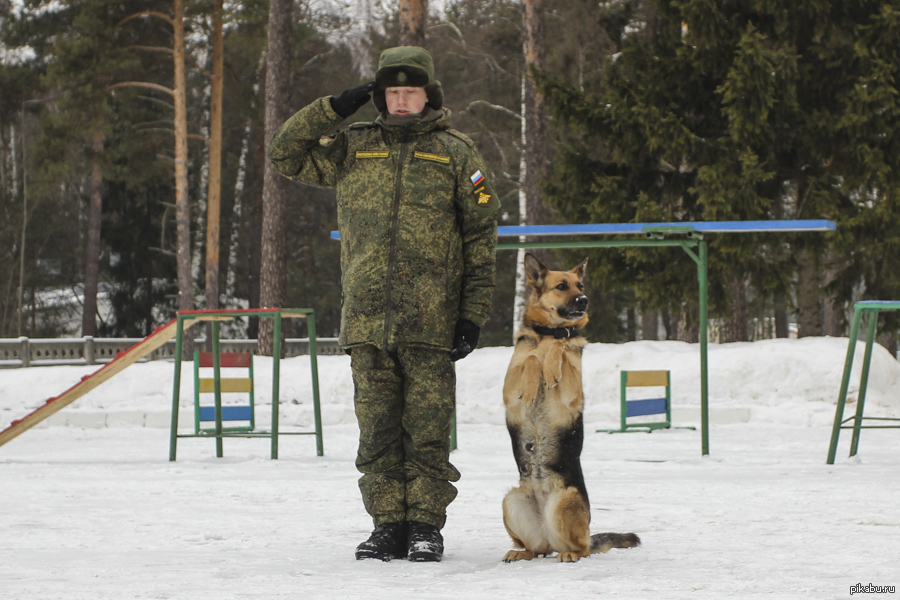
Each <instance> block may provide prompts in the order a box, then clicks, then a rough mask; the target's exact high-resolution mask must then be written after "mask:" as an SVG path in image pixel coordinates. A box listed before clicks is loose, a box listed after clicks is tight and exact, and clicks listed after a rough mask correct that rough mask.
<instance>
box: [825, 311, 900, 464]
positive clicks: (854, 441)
mask: <svg viewBox="0 0 900 600" xmlns="http://www.w3.org/2000/svg"><path fill="white" fill-rule="evenodd" d="M882 310H900V302H898V301H885V300H864V301H861V302H857V303H855V304H854V305H853V323H852V325H851V326H850V341H849V343H848V345H847V359H846V360H845V361H844V375H843V377H842V378H841V391H840V393H839V394H838V401H837V407H836V409H835V411H834V425H833V426H832V429H831V444H830V445H829V447H828V461H827V462H828V464H829V465H833V464H834V458H835V455H836V454H837V447H838V437H839V436H840V434H841V429H852V430H853V437H852V438H851V440H850V456H856V452H857V450H858V449H859V435H860V431H861V430H863V429H900V425H863V424H862V423H863V421H864V420H868V421H900V419H894V418H889V417H864V416H863V411H864V410H865V406H866V388H867V387H868V385H869V366H870V365H871V363H872V348H873V346H874V344H875V328H876V326H877V325H878V313H879V312H880V311H882ZM863 315H868V319H869V322H868V328H867V329H866V350H865V354H864V355H863V367H862V374H861V375H860V382H859V399H858V400H857V401H856V414H855V415H854V416H852V417H848V418H846V419H844V405H845V404H846V403H847V390H848V389H849V388H850V371H851V370H852V368H853V355H854V353H855V352H856V342H857V340H858V339H859V327H860V323H861V322H862V317H863ZM848 421H853V425H852V426H848V425H845V423H847V422H848Z"/></svg>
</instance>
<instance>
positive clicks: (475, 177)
mask: <svg viewBox="0 0 900 600" xmlns="http://www.w3.org/2000/svg"><path fill="white" fill-rule="evenodd" d="M469 179H471V180H472V185H474V186H475V187H478V186H479V185H480V184H481V182H482V181H484V175H482V174H481V171H475V172H474V173H473V174H472V176H471V177H469Z"/></svg>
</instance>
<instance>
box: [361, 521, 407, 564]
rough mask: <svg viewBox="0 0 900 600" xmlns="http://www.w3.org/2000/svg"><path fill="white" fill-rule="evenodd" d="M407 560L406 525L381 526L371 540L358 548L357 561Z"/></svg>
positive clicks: (371, 536) (390, 524) (370, 537)
mask: <svg viewBox="0 0 900 600" xmlns="http://www.w3.org/2000/svg"><path fill="white" fill-rule="evenodd" d="M366 558H378V559H380V560H383V561H385V562H386V561H389V560H391V559H392V558H406V523H385V524H384V525H379V526H378V527H376V528H375V531H373V532H372V535H370V536H369V539H367V540H366V541H364V542H363V543H362V544H360V545H359V546H357V547H356V560H363V559H366Z"/></svg>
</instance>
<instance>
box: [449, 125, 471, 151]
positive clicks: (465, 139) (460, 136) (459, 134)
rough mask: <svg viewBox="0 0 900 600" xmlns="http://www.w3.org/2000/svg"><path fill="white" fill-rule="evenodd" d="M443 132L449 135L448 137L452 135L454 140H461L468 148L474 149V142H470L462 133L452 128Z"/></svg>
mask: <svg viewBox="0 0 900 600" xmlns="http://www.w3.org/2000/svg"><path fill="white" fill-rule="evenodd" d="M444 131H446V132H447V133H449V134H450V135H452V136H453V137H455V138H459V139H461V140H462V141H464V142H465V143H466V145H467V146H469V147H470V148H474V147H475V142H473V141H472V138H470V137H469V136H467V135H466V134H464V133H463V132H462V131H459V130H456V129H453V128H452V127H451V128H447V129H444Z"/></svg>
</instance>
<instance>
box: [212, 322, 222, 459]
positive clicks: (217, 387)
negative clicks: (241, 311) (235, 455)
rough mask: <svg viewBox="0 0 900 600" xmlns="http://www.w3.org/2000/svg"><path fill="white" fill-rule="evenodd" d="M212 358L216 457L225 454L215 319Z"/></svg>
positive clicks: (217, 328) (219, 358)
mask: <svg viewBox="0 0 900 600" xmlns="http://www.w3.org/2000/svg"><path fill="white" fill-rule="evenodd" d="M210 330H211V331H212V334H211V335H212V359H213V395H214V396H215V404H214V406H215V416H216V458H222V456H223V455H224V451H223V448H222V446H223V443H222V378H221V375H220V371H221V367H222V358H221V357H220V356H219V322H218V321H213V322H212V327H210Z"/></svg>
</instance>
